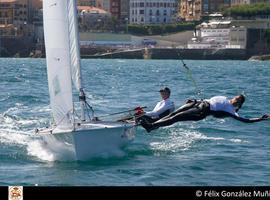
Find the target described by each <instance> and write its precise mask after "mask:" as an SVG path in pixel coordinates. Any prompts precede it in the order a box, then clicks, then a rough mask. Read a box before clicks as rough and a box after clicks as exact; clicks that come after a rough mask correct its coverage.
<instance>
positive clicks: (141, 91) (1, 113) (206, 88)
mask: <svg viewBox="0 0 270 200" xmlns="http://www.w3.org/2000/svg"><path fill="white" fill-rule="evenodd" d="M185 63H186V64H187V66H188V67H189V69H190V72H191V76H190V73H189V72H187V71H186V69H185V68H184V67H183V65H182V63H181V61H180V60H117V59H115V60H102V59H99V60H95V59H92V60H82V74H83V83H84V86H85V90H86V93H87V98H88V102H89V103H90V104H91V106H92V107H93V108H94V110H95V115H96V116H102V115H104V114H108V113H114V112H121V111H125V110H128V109H132V108H135V107H136V106H147V108H146V109H145V110H151V109H153V107H154V106H155V104H156V103H157V102H158V101H160V96H159V92H158V91H159V89H160V88H161V87H164V86H167V87H169V88H170V89H171V91H172V94H171V99H172V100H173V101H174V102H175V105H176V107H178V106H180V105H181V104H183V103H184V102H185V100H186V99H189V98H210V97H212V96H215V95H224V96H228V97H229V98H230V97H233V96H234V95H238V94H240V93H244V94H245V95H246V97H247V98H246V102H245V104H244V105H243V107H242V109H241V110H240V112H239V113H240V115H241V116H244V117H249V118H250V117H260V116H261V115H262V114H265V113H270V107H269V105H270V83H269V81H270V63H269V62H250V61H222V60H221V61H220V60H219V61H195V60H185ZM191 77H192V78H191ZM192 79H193V80H194V81H195V82H194V81H192ZM198 90H200V91H201V93H200V94H198V93H197V91H198ZM74 98H75V99H76V98H77V97H76V96H75V97H74ZM114 117H115V116H114ZM50 120H51V114H50V107H49V96H48V85H47V73H46V62H45V59H12V58H11V59H10V58H8V59H0V185H25V186H34V185H39V186H49V185H53V186H55V185H56V186H59V185H61V186H62V185H64V186H70V185H72V186H74V185H75V186H85V185H86V186H100V185H102V186H103V185H105V186H112V185H117V186H119V185H120V186H123V185H124V186H125V185H132V186H134V185H136V186H141V185H142V186H144V185H166V186H182V185H192V186H193V185H203V186H205V185H269V184H270V145H269V144H270V120H269V121H263V122H259V123H252V124H245V123H242V122H239V121H236V120H234V119H231V118H226V119H216V118H213V117H208V118H207V119H205V120H202V121H199V122H179V123H175V124H174V125H172V126H169V127H164V128H160V129H158V130H154V131H153V132H151V133H150V134H147V133H146V131H145V130H144V129H143V128H141V127H139V128H138V130H137V135H136V138H135V140H134V141H133V142H132V143H131V144H130V145H128V146H126V147H125V148H123V149H122V154H120V155H117V156H112V157H106V158H104V157H98V158H95V159H92V160H89V161H86V162H76V161H74V160H69V158H65V157H59V156H57V155H55V154H53V153H52V152H50V151H48V150H47V149H46V148H45V147H44V145H43V141H42V140H41V139H40V138H39V137H38V136H37V135H36V134H35V133H34V130H35V129H36V128H42V127H46V126H49V124H50ZM59 153H60V154H61V153H63V154H64V152H59Z"/></svg>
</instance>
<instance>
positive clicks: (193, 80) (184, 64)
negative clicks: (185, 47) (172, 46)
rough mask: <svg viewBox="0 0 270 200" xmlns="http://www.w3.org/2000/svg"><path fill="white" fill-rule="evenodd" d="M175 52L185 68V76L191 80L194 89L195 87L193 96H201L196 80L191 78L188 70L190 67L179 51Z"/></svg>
mask: <svg viewBox="0 0 270 200" xmlns="http://www.w3.org/2000/svg"><path fill="white" fill-rule="evenodd" d="M177 54H178V56H179V58H180V60H181V62H182V65H183V68H184V69H185V72H186V75H187V78H188V79H189V80H191V82H192V84H193V86H194V89H195V96H198V97H202V91H201V90H200V88H199V87H198V84H197V82H196V80H195V79H194V78H193V76H192V71H191V70H190V68H189V67H188V66H187V65H186V63H185V62H184V59H183V58H182V56H181V55H180V53H179V51H177Z"/></svg>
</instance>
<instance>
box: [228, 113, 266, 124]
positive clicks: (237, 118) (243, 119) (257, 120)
mask: <svg viewBox="0 0 270 200" xmlns="http://www.w3.org/2000/svg"><path fill="white" fill-rule="evenodd" d="M229 115H230V116H231V117H232V118H234V119H236V120H238V121H241V122H244V123H254V122H259V121H262V120H267V119H270V115H263V116H262V117H258V118H250V119H248V118H244V117H240V116H236V115H232V114H229Z"/></svg>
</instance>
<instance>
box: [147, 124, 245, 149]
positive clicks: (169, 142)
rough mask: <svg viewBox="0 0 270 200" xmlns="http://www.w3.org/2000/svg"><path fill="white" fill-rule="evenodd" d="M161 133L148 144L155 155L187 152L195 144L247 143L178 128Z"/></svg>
mask: <svg viewBox="0 0 270 200" xmlns="http://www.w3.org/2000/svg"><path fill="white" fill-rule="evenodd" d="M160 130H162V132H163V133H165V134H166V136H164V134H162V136H161V137H158V138H157V137H156V139H155V140H158V141H154V142H153V141H152V142H151V143H150V147H151V149H152V150H153V151H155V152H156V153H162V152H163V153H176V152H180V151H187V150H190V149H192V148H193V147H196V144H197V142H198V143H199V142H202V141H206V142H211V141H225V142H231V143H247V142H248V141H245V140H241V139H238V138H224V137H213V136H207V135H204V134H203V133H200V132H198V131H193V130H188V129H184V128H179V127H170V128H163V129H160Z"/></svg>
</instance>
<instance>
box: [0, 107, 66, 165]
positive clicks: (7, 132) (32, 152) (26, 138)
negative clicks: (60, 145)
mask: <svg viewBox="0 0 270 200" xmlns="http://www.w3.org/2000/svg"><path fill="white" fill-rule="evenodd" d="M44 111H47V112H49V109H48V108H47V107H45V108H44V107H42V108H41V107H38V108H33V109H29V108H27V107H22V106H21V105H16V106H15V107H13V108H9V109H8V110H7V111H6V112H4V113H3V114H0V144H1V148H4V149H5V152H7V153H8V155H10V156H11V157H14V156H12V155H11V154H17V153H16V152H20V155H22V153H24V152H26V155H22V159H24V158H25V157H27V159H30V160H38V161H56V160H60V161H67V160H70V156H68V155H65V154H63V153H62V152H59V153H57V152H53V151H51V150H49V149H48V148H46V143H45V142H44V141H43V140H42V139H41V138H40V136H38V135H36V134H35V131H34V130H35V128H37V127H45V126H46V125H45V124H48V122H47V119H46V117H43V118H42V117H38V118H36V119H29V118H22V117H21V115H22V114H23V113H24V114H25V113H26V112H36V114H37V115H39V112H40V113H43V114H44ZM11 148H17V149H18V150H17V151H15V153H14V151H11V150H9V149H11ZM15 157H16V158H17V159H20V156H15Z"/></svg>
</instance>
